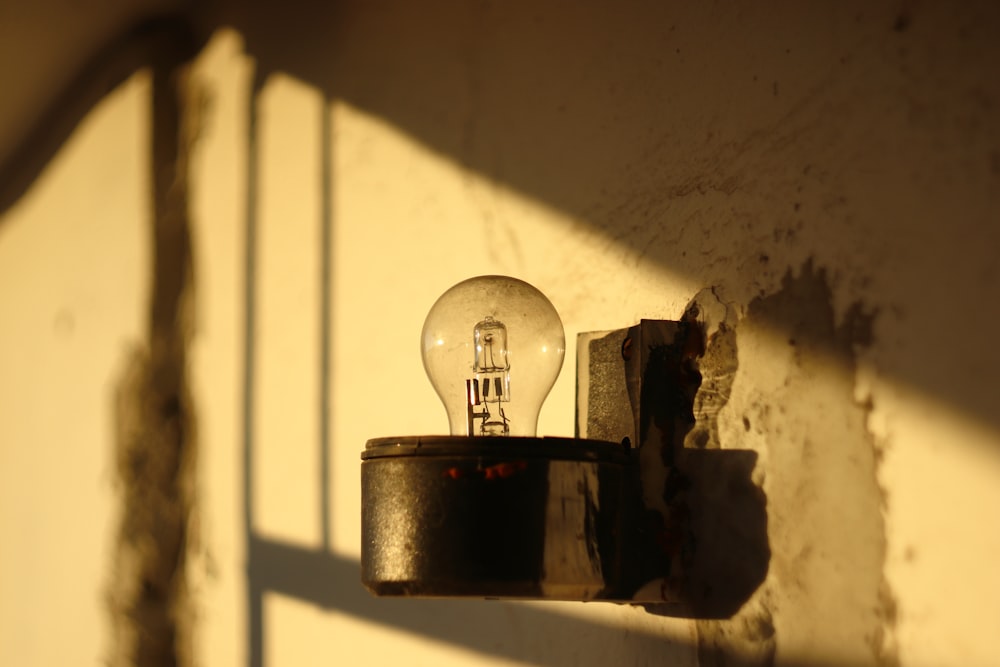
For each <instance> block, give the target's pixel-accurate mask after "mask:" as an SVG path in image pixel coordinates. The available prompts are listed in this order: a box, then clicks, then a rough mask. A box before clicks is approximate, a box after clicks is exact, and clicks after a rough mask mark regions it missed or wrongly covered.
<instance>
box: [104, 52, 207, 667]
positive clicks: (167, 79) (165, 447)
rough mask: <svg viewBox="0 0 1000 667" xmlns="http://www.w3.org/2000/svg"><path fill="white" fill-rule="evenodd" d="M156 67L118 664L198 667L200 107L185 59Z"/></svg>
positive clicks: (130, 374)
mask: <svg viewBox="0 0 1000 667" xmlns="http://www.w3.org/2000/svg"><path fill="white" fill-rule="evenodd" d="M171 56H172V57H167V56H164V57H161V58H160V59H158V61H157V62H156V63H154V64H153V66H152V68H151V70H152V81H153V86H152V89H153V91H152V164H151V171H152V186H153V215H152V230H151V231H152V234H151V236H152V274H153V275H152V284H151V299H150V304H149V320H148V322H149V323H148V329H147V337H148V338H147V340H146V342H145V345H144V346H143V347H141V348H140V349H137V350H135V351H134V352H133V353H132V356H131V359H130V361H129V363H128V365H127V369H126V372H125V374H124V377H123V378H122V380H121V381H120V383H119V386H118V388H117V395H116V406H115V408H116V419H117V433H116V439H117V443H116V477H117V479H116V485H117V487H118V490H119V493H120V496H119V497H120V501H121V504H122V514H121V519H120V524H119V528H118V533H117V536H116V544H115V547H114V565H113V570H112V577H113V581H112V582H111V585H110V588H109V594H108V597H109V608H110V613H111V622H112V628H111V634H112V648H111V655H110V657H109V660H108V664H109V665H112V666H113V667H125V666H126V665H143V666H144V667H159V666H163V667H168V666H169V667H176V666H183V665H190V664H192V662H193V656H192V641H191V635H192V621H191V618H192V614H191V600H190V597H189V591H188V579H187V573H186V566H187V555H188V551H189V546H190V543H191V540H192V530H191V525H192V523H193V521H192V519H193V512H194V508H195V464H196V454H197V450H196V433H195V418H194V405H193V401H192V397H191V392H190V389H189V384H188V372H187V363H188V359H187V353H188V345H189V342H190V339H191V331H192V326H191V319H192V307H191V306H192V282H193V281H192V266H191V231H190V221H189V213H188V156H189V153H190V149H191V146H192V143H193V138H194V133H195V126H196V120H197V113H196V111H197V105H196V104H191V98H190V93H191V91H192V90H193V89H192V87H191V86H190V85H189V78H188V70H187V67H186V65H185V64H184V58H183V57H181V56H179V55H178V54H171Z"/></svg>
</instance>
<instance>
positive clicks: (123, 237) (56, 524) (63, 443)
mask: <svg viewBox="0 0 1000 667" xmlns="http://www.w3.org/2000/svg"><path fill="white" fill-rule="evenodd" d="M149 89H150V87H149V81H148V78H147V77H146V76H145V75H143V74H137V75H135V76H134V77H133V78H132V79H131V80H129V81H128V82H126V83H125V84H123V85H122V86H120V87H119V88H118V89H117V90H116V91H114V92H113V93H111V94H110V95H108V96H107V97H106V98H105V99H104V101H102V102H101V103H100V104H99V105H98V106H97V107H96V108H94V110H93V111H91V113H90V115H89V116H88V117H87V119H86V120H85V121H84V122H83V123H82V124H81V125H80V127H79V128H78V129H77V130H76V132H75V133H74V134H73V136H72V137H71V138H70V139H69V141H67V142H66V144H65V145H64V146H63V147H62V149H61V150H60V151H59V153H58V154H57V155H56V157H55V158H54V159H53V160H52V162H51V163H50V164H49V166H48V169H47V170H46V172H45V173H44V174H43V175H42V176H41V177H40V178H39V179H38V180H37V181H36V182H35V183H34V185H33V186H32V188H31V190H30V191H29V192H27V193H26V194H25V195H24V197H23V198H22V199H21V200H20V201H19V202H18V203H17V205H16V206H14V207H13V208H11V209H9V210H8V211H6V212H5V213H4V215H3V216H2V217H0V536H2V537H0V663H3V664H11V665H14V664H21V665H46V664H71V663H80V662H83V663H86V664H98V663H100V662H102V661H103V660H104V659H105V658H106V657H107V656H108V652H109V642H110V637H109V633H108V627H107V626H108V624H107V609H108V599H109V591H110V590H111V586H112V583H113V580H114V578H115V577H116V571H115V568H114V567H113V565H112V563H113V562H114V555H115V549H114V544H115V535H116V532H117V526H116V522H117V518H118V516H119V515H120V510H119V508H118V506H117V503H116V496H117V494H116V485H115V479H116V477H117V473H116V465H117V463H116V442H117V439H118V436H119V434H120V432H121V430H122V426H123V423H122V418H123V416H122V414H121V412H120V411H119V409H118V405H119V400H118V399H119V387H120V386H121V385H122V382H123V380H124V376H125V374H126V369H127V367H128V365H129V362H130V361H131V359H132V358H133V356H135V355H136V354H138V353H139V351H140V350H141V343H142V340H143V337H144V328H145V322H146V305H147V300H148V289H149V283H150V281H149V261H148V257H149V251H148V244H149V239H148V220H149V195H148V191H149V187H148V166H147V165H148V162H149V151H148V135H149Z"/></svg>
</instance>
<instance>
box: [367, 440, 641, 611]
mask: <svg viewBox="0 0 1000 667" xmlns="http://www.w3.org/2000/svg"><path fill="white" fill-rule="evenodd" d="M633 459H634V454H633V453H632V452H630V451H629V450H628V449H627V448H626V447H623V446H622V445H619V444H616V443H611V442H603V441H596V440H578V439H571V438H518V437H472V438H470V437H460V436H409V437H400V438H379V439H375V440H370V441H368V443H367V445H366V447H365V451H364V453H363V454H362V460H363V462H362V465H361V492H362V510H361V512H362V519H361V537H362V546H361V578H362V581H363V583H364V585H365V586H366V587H367V588H368V589H369V590H370V591H371V592H372V593H374V594H376V595H388V596H421V597H438V596H448V597H455V596H459V597H479V598H482V597H488V598H543V599H557V600H596V599H628V598H629V597H630V596H631V592H632V591H631V590H628V589H630V588H632V585H633V583H634V582H625V581H624V579H628V578H629V577H624V576H623V569H624V568H623V550H624V549H627V548H628V545H627V544H626V543H627V542H628V540H627V539H623V538H624V537H625V536H626V534H627V533H629V532H630V531H629V530H627V528H626V526H624V525H623V524H622V522H623V516H624V515H625V514H626V512H624V511H623V510H624V509H625V506H626V505H627V504H629V503H630V502H632V499H631V498H629V497H628V489H629V488H634V485H630V484H629V483H628V479H629V478H630V475H634V474H635V470H636V466H635V462H634V460H633Z"/></svg>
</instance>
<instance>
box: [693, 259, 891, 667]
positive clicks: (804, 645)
mask: <svg viewBox="0 0 1000 667" xmlns="http://www.w3.org/2000/svg"><path fill="white" fill-rule="evenodd" d="M873 319H874V315H873V313H871V312H869V311H868V310H866V308H865V307H864V305H863V304H861V303H855V304H853V305H852V306H851V307H850V308H848V310H847V314H846V315H845V317H844V318H843V321H842V322H839V323H838V322H836V321H835V315H834V308H833V294H832V290H831V288H830V284H829V280H828V277H827V275H826V272H825V271H824V270H823V269H820V268H816V267H815V266H814V265H813V264H812V263H811V262H807V263H806V264H805V265H804V266H803V267H802V269H801V270H800V271H799V272H798V274H797V275H796V274H792V273H791V272H789V273H788V274H786V275H785V277H784V279H783V281H782V284H781V287H780V289H779V290H778V291H777V292H775V293H773V294H770V295H767V296H761V297H759V298H757V299H754V300H753V301H752V302H751V303H750V304H749V306H748V308H747V311H746V315H745V317H743V319H742V320H740V321H739V323H738V324H737V325H736V326H735V327H734V332H733V342H734V343H735V342H736V340H737V338H738V363H736V364H735V365H736V366H737V367H738V369H737V371H736V376H735V378H734V379H733V381H732V385H731V395H730V397H729V400H728V401H727V402H726V403H725V405H724V407H720V409H719V410H716V411H709V413H707V414H706V415H705V417H704V418H703V421H704V423H705V430H706V433H708V436H707V440H708V441H714V438H716V437H718V438H719V440H720V444H721V446H722V447H724V448H726V447H749V448H751V449H754V450H755V451H757V452H758V454H759V456H760V463H759V464H758V467H759V469H760V470H761V474H760V482H761V484H762V487H763V489H764V491H765V492H766V495H767V499H768V504H767V508H768V510H767V511H768V523H767V530H768V540H769V543H770V548H771V563H770V569H769V571H768V575H767V579H766V581H765V583H764V585H763V586H762V587H761V588H760V589H759V590H758V591H757V593H756V594H755V596H754V597H753V599H751V600H750V602H748V603H747V604H746V605H744V607H743V608H742V609H741V610H740V611H739V612H738V613H737V614H735V615H734V616H733V617H732V618H730V619H728V620H725V621H698V624H697V627H698V637H699V640H698V643H699V656H700V659H701V664H702V665H706V664H708V665H730V664H738V665H771V664H796V665H799V664H808V665H813V664H816V665H826V664H831V665H832V664H851V665H895V664H897V663H898V659H897V657H896V654H895V649H894V630H895V617H894V613H893V611H892V610H893V609H894V603H893V602H892V599H893V598H892V594H891V592H890V591H889V589H888V585H887V583H886V580H885V576H884V572H883V570H884V565H885V558H886V537H885V521H884V517H883V510H884V505H885V500H884V491H883V490H882V489H881V488H880V486H879V484H878V481H877V478H876V473H877V465H878V456H877V447H876V443H875V441H874V439H873V437H872V435H871V434H870V433H869V431H868V429H867V417H868V412H869V411H870V410H871V407H872V406H871V403H870V402H866V403H859V402H858V401H857V400H856V399H855V392H854V390H855V372H856V361H855V354H856V351H857V349H858V348H859V347H862V346H867V345H870V344H871V342H872V333H871V332H872V322H873ZM720 359H721V357H720ZM720 359H714V358H713V357H712V356H711V355H709V354H706V356H705V358H704V359H703V362H702V372H703V373H704V374H705V375H706V376H710V375H711V374H712V373H713V372H714V373H718V374H720V375H722V376H724V375H725V373H726V372H728V369H729V368H732V367H734V362H733V361H732V360H729V361H720ZM719 364H722V366H720V368H719V369H713V365H719ZM713 420H714V421H713ZM716 423H717V426H713V424H716Z"/></svg>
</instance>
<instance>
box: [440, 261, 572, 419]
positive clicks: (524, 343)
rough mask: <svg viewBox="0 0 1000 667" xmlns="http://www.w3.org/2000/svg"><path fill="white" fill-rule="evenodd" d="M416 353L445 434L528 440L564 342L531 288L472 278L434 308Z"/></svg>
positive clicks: (548, 308) (551, 313)
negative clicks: (444, 417)
mask: <svg viewBox="0 0 1000 667" xmlns="http://www.w3.org/2000/svg"><path fill="white" fill-rule="evenodd" d="M421 353H422V356H423V361H424V370H426V371H427V377H428V378H429V379H430V381H431V384H432V385H434V389H435V391H437V394H438V396H439V397H440V398H441V402H442V403H444V407H445V409H446V410H447V411H448V421H449V424H450V428H451V434H452V435H458V436H490V435H511V436H528V437H534V435H535V430H536V428H537V426H538V412H539V410H541V407H542V401H544V400H545V397H546V396H548V394H549V390H550V389H552V385H553V384H554V383H555V381H556V376H558V375H559V369H560V368H562V362H563V356H564V355H565V353H566V338H565V335H564V334H563V326H562V321H561V320H560V319H559V313H557V312H556V309H555V308H554V307H553V306H552V303H551V302H550V301H549V300H548V299H547V298H546V297H545V295H544V294H542V293H541V292H539V291H538V290H537V289H535V288H534V287H532V286H531V285H529V284H528V283H526V282H524V281H523V280H518V279H516V278H509V277H507V276H479V277H477V278H469V279H468V280H464V281H462V282H460V283H458V284H457V285H455V286H454V287H452V288H451V289H449V290H448V291H447V292H445V293H444V294H442V295H441V297H440V298H439V299H438V300H437V301H436V302H435V303H434V306H433V307H432V308H431V310H430V312H429V313H427V319H426V320H425V321H424V328H423V332H422V333H421Z"/></svg>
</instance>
